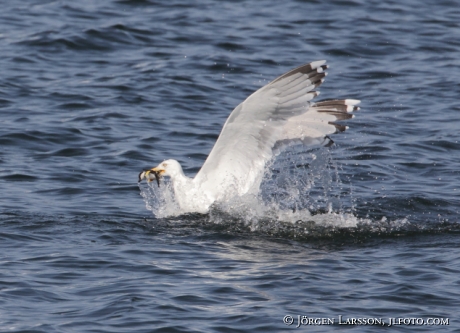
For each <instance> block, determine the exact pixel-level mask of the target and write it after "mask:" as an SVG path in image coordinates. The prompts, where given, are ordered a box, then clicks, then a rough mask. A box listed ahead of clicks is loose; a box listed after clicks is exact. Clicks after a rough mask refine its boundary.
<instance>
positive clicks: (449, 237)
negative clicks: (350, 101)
mask: <svg viewBox="0 0 460 333" xmlns="http://www.w3.org/2000/svg"><path fill="white" fill-rule="evenodd" d="M457 7H458V6H456V5H455V4H453V3H451V2H449V1H444V2H442V1H441V2H440V1H427V2H425V3H424V4H423V5H420V3H419V2H417V1H412V0H408V1H402V2H401V1H399V2H396V1H386V2H380V1H354V0H351V1H333V2H328V3H322V2H319V1H293V0H289V1H285V2H280V1H264V2H263V3H262V2H251V1H237V2H236V1H225V2H224V1H221V2H211V1H201V2H200V3H199V4H195V3H192V2H186V1H179V0H178V1H168V2H162V1H157V2H155V1H105V2H93V1H79V2H75V3H70V2H65V1H32V0H30V1H26V2H8V3H5V4H4V6H3V9H2V13H1V14H0V45H1V48H0V49H1V55H2V56H1V57H0V68H1V69H2V75H1V77H0V115H1V117H0V193H2V196H1V201H0V240H1V241H0V246H1V251H0V253H1V254H0V262H1V266H0V331H1V332H132V331H136V332H283V331H286V332H287V331H295V330H299V331H300V330H302V331H305V330H309V331H315V332H326V331H334V330H335V331H342V330H344V329H348V328H352V329H354V330H355V331H359V332H370V331H374V330H375V329H376V327H375V326H368V325H352V326H350V327H349V326H344V325H339V324H338V319H339V316H340V315H342V316H343V318H383V320H384V321H386V322H387V323H388V322H389V319H388V318H390V317H391V318H422V319H423V320H428V319H429V318H438V319H439V318H441V319H443V320H444V319H445V318H449V320H450V321H449V325H442V326H441V325H421V326H416V325H412V326H411V325H396V326H392V327H391V328H387V329H388V330H391V331H392V332H393V331H394V332H399V331H408V330H417V331H430V332H432V331H436V330H438V329H442V330H443V331H450V332H459V331H460V324H459V319H458V318H456V314H457V313H458V309H459V305H460V304H459V299H460V280H459V278H458V276H459V273H460V270H459V269H458V267H460V250H459V246H458V244H459V241H460V238H459V230H460V228H459V220H458V216H459V206H460V205H459V203H460V195H459V191H460V190H459V183H460V171H459V170H460V168H459V162H460V159H459V156H460V154H459V152H460V144H459V142H458V140H459V130H458V128H459V123H460V107H459V104H458V96H459V94H460V84H459V79H458V75H457V72H458V68H459V66H460V60H459V58H458V54H459V51H460V43H459V37H460V29H459V28H460V23H459V22H460V10H459V9H458V8H457ZM319 59H327V60H328V63H329V65H330V66H331V68H330V70H329V76H328V78H327V80H326V82H325V84H324V85H323V86H322V87H321V93H322V95H321V96H320V97H321V98H357V99H361V100H362V105H361V108H362V110H361V111H360V112H359V113H357V116H356V118H355V119H353V120H351V121H349V122H347V125H348V126H349V127H350V128H349V130H348V131H346V132H344V133H340V134H337V135H335V136H334V137H333V139H334V141H335V142H336V144H335V146H333V147H331V148H330V149H329V150H326V151H313V152H312V151H310V152H305V154H297V155H296V150H293V151H289V152H287V153H285V155H284V157H283V158H284V159H281V160H278V161H276V162H275V164H274V165H273V168H272V169H270V170H268V171H267V175H266V181H265V183H264V186H265V187H264V197H263V198H256V199H257V200H256V201H254V200H255V199H254V198H252V199H251V198H245V199H244V200H242V201H240V202H227V203H222V205H221V206H219V207H215V209H213V210H212V211H211V212H210V213H209V214H206V215H200V214H191V215H177V216H170V215H171V214H166V213H165V214H163V215H161V214H159V215H158V214H157V215H154V214H153V212H152V211H151V210H148V209H146V203H145V202H144V200H143V197H142V196H141V194H146V193H147V194H148V196H147V202H150V203H151V204H152V205H153V206H151V208H152V209H153V211H154V212H158V210H156V211H155V209H158V207H160V206H158V198H156V197H155V195H159V193H163V192H158V191H153V190H155V188H152V189H149V188H147V187H145V185H142V186H141V188H139V187H138V185H137V175H138V173H139V171H141V170H142V169H143V168H144V167H152V166H155V165H156V164H158V163H159V162H161V161H162V160H163V159H167V158H174V159H177V160H178V161H180V162H181V164H182V165H183V167H184V171H185V172H186V174H188V175H194V174H195V173H196V172H197V171H198V170H199V168H200V167H201V165H202V163H203V161H204V159H205V158H206V156H207V154H208V153H209V151H210V149H211V148H212V146H213V144H214V142H215V140H216V139H217V136H218V134H219V132H220V129H221V126H222V125H223V123H224V122H225V120H226V118H227V116H228V114H229V112H230V111H231V110H232V109H233V108H234V107H235V106H236V105H237V104H238V103H240V102H241V101H242V100H243V99H244V98H245V97H247V96H248V95H249V94H250V93H252V92H253V91H254V90H256V89H257V88H259V87H261V86H262V85H264V84H265V83H267V82H268V81H270V80H271V79H273V78H275V77H276V76H278V75H280V74H282V73H284V72H285V71H287V70H289V69H291V68H293V67H295V66H298V65H300V64H302V63H305V62H309V61H313V60H319ZM298 149H301V148H298ZM312 154H316V155H318V156H319V157H321V158H320V159H317V160H316V161H320V162H314V163H316V164H313V165H312V164H311V163H313V162H312V161H313V157H312ZM296 156H304V157H305V158H307V159H309V160H307V161H301V160H299V158H300V157H296ZM283 163H284V164H283ZM298 165H309V168H302V167H300V168H297V169H296V168H295V166H298ZM280 166H288V168H285V169H284V170H290V171H285V173H284V174H282V173H281V174H280V170H281V169H280V168H279V167H280ZM290 172H293V173H294V174H295V172H297V173H298V174H297V176H296V177H293V173H290ZM280 175H281V176H282V177H284V178H283V179H284V181H282V182H281V181H279V179H280V178H276V177H278V176H280ZM272 177H273V178H272ZM277 179H278V180H277ZM287 184H289V186H288V185H287ZM165 189H166V187H165ZM149 191H150V192H149ZM292 193H294V194H295V198H296V199H295V200H292V195H291V194H292ZM148 200H150V201H148ZM251 200H253V201H251ZM261 202H262V203H263V205H259V204H260V203H261ZM155 205H157V206H155ZM162 207H165V206H162ZM286 221H287V222H286ZM286 315H291V316H293V319H294V320H295V322H294V323H293V324H292V325H291V326H288V325H285V324H284V323H283V317H284V316H286ZM303 315H305V316H307V317H309V318H332V319H334V320H335V325H332V326H331V325H313V326H312V325H310V326H303V325H301V326H300V327H299V328H298V329H296V328H295V327H296V326H297V318H298V317H297V316H303Z"/></svg>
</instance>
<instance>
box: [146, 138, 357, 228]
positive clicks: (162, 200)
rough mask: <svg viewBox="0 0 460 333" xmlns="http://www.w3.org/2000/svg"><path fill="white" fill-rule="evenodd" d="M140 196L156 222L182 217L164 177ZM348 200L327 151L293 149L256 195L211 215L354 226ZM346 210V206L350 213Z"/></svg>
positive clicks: (277, 161) (269, 169)
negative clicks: (155, 218) (312, 221)
mask: <svg viewBox="0 0 460 333" xmlns="http://www.w3.org/2000/svg"><path fill="white" fill-rule="evenodd" d="M141 195H142V197H143V198H144V201H145V203H146V206H147V209H149V210H151V211H152V212H153V214H154V215H155V216H156V217H158V218H163V217H168V216H178V215H181V214H183V212H181V210H180V207H179V205H178V203H177V201H176V200H175V197H174V191H173V188H172V185H171V182H170V181H169V179H165V180H164V182H163V186H161V187H160V188H158V187H157V186H156V185H155V184H153V183H150V184H148V186H141ZM349 197H350V191H346V190H344V185H343V184H342V182H341V181H340V179H339V174H338V167H337V165H336V163H335V162H334V161H333V159H332V157H331V153H330V151H329V150H328V149H315V150H305V148H303V147H297V148H296V147H294V148H291V149H289V150H287V151H285V152H283V153H281V154H280V155H278V156H277V157H276V158H274V159H273V160H272V161H271V162H270V163H268V165H267V166H266V168H265V172H264V177H263V180H262V183H261V186H260V189H259V192H258V194H257V195H252V194H248V195H245V196H238V197H230V198H227V199H226V200H225V201H223V202H216V203H215V204H214V205H213V206H212V207H211V210H210V213H209V214H210V217H211V218H212V217H215V222H216V223H219V222H218V221H219V220H220V219H219V218H218V216H220V215H219V214H221V213H226V214H228V215H230V216H232V217H233V218H237V219H240V220H243V221H246V223H248V224H249V223H250V224H255V225H256V224H257V221H259V220H267V219H269V220H274V221H284V222H291V223H293V222H296V221H299V220H300V221H303V220H311V219H314V220H317V223H320V224H322V225H324V224H331V223H332V224H334V223H335V224H340V225H346V226H353V225H356V221H354V220H353V219H350V218H349V216H352V215H351V214H350V213H351V210H352V207H351V204H350V203H351V200H348V202H349V203H348V205H344V202H345V201H347V200H344V198H348V199H349ZM343 207H348V211H346V210H344V209H343ZM322 215H324V216H322ZM314 216H317V217H314Z"/></svg>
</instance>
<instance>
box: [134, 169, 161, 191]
mask: <svg viewBox="0 0 460 333" xmlns="http://www.w3.org/2000/svg"><path fill="white" fill-rule="evenodd" d="M163 172H164V170H159V169H158V168H153V169H150V170H144V171H142V172H141V173H139V180H138V182H141V181H142V179H144V178H145V179H147V182H149V183H150V182H151V181H152V180H153V179H154V178H155V180H156V181H157V184H158V187H160V177H161V174H162V173H163Z"/></svg>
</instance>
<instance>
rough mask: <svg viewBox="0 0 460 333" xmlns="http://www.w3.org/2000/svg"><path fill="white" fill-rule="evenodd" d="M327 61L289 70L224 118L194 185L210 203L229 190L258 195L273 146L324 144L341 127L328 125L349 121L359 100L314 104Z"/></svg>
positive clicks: (240, 193) (341, 127)
mask: <svg viewBox="0 0 460 333" xmlns="http://www.w3.org/2000/svg"><path fill="white" fill-rule="evenodd" d="M325 63H326V61H324V60H321V61H316V62H312V63H310V64H306V65H303V66H300V67H298V68H295V69H293V70H291V71H290V72H288V73H286V74H284V75H282V76H280V77H279V78H277V79H275V80H274V81H272V82H270V83H269V84H267V85H266V86H264V87H262V88H260V89H259V90H257V91H256V92H255V93H253V94H252V95H250V96H249V97H248V98H247V99H246V100H245V101H244V102H243V103H241V104H240V105H238V106H237V107H236V108H235V109H234V110H233V111H232V113H231V114H230V116H229V118H228V119H227V121H226V123H225V125H224V127H223V128H222V132H221V133H220V135H219V138H218V139H217V141H216V144H215V145H214V148H213V149H212V151H211V153H210V154H209V156H208V158H207V159H206V162H205V163H204V165H203V167H202V168H201V170H200V171H199V172H198V174H197V175H196V177H195V179H194V180H193V181H194V183H195V185H196V186H198V187H200V188H201V190H202V191H203V192H204V193H205V194H206V195H207V196H208V198H209V199H210V200H212V201H214V200H219V199H222V196H224V195H225V194H226V193H227V194H228V192H233V191H228V190H229V189H231V188H233V189H234V190H235V191H236V193H235V192H233V193H235V194H238V195H242V194H245V193H247V192H249V191H251V190H258V187H259V184H260V181H261V179H262V176H263V171H264V167H265V164H266V162H267V161H268V160H270V159H271V158H272V156H273V152H274V148H275V145H276V146H279V144H280V143H282V142H287V141H292V140H302V142H303V143H304V144H326V143H327V142H329V140H327V139H326V138H325V136H326V135H328V134H332V133H334V132H336V131H337V129H338V130H343V129H344V128H345V127H344V126H342V125H337V124H334V123H332V122H333V121H336V120H342V119H347V118H350V117H351V115H349V114H348V113H347V112H349V111H352V110H355V109H357V108H356V107H355V105H356V104H358V103H359V101H357V100H335V101H324V102H318V103H316V104H315V103H312V102H311V100H312V99H313V98H314V97H316V96H317V95H318V94H319V92H316V91H314V89H315V88H316V87H318V86H319V85H320V84H321V83H322V82H323V81H324V77H325V76H326V73H325V72H324V70H325V69H326V68H327V66H326V65H325Z"/></svg>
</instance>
